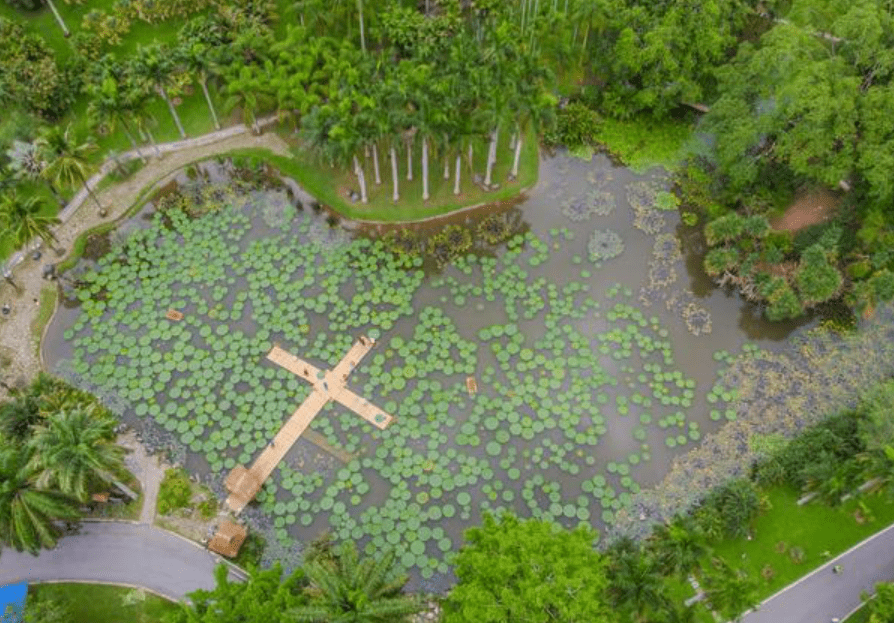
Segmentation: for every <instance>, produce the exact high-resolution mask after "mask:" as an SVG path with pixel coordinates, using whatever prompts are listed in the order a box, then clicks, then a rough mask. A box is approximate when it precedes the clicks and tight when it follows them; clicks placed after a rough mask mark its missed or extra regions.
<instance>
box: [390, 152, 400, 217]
mask: <svg viewBox="0 0 894 623" xmlns="http://www.w3.org/2000/svg"><path fill="white" fill-rule="evenodd" d="M397 178H398V175H397V150H396V149H394V145H392V146H391V187H392V189H393V190H392V194H391V200H392V201H394V203H397V202H398V201H400V189H399V187H398V182H397Z"/></svg>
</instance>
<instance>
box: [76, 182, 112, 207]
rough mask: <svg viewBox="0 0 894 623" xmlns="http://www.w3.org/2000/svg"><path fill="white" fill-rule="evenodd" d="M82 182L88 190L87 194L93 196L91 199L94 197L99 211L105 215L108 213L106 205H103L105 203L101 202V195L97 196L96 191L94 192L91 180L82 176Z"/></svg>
mask: <svg viewBox="0 0 894 623" xmlns="http://www.w3.org/2000/svg"><path fill="white" fill-rule="evenodd" d="M81 183H82V184H83V185H84V189H85V190H86V191H87V194H88V195H90V198H91V199H93V203H95V204H96V208H97V210H98V211H99V215H100V216H105V215H106V214H107V212H106V209H105V206H103V205H102V204H101V203H100V202H99V197H97V196H96V193H94V192H93V189H92V188H90V184H89V182H88V181H87V180H86V179H84V178H83V177H82V178H81Z"/></svg>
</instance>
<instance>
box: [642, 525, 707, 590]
mask: <svg viewBox="0 0 894 623" xmlns="http://www.w3.org/2000/svg"><path fill="white" fill-rule="evenodd" d="M650 541H651V543H650V549H651V550H652V552H653V553H654V555H655V558H656V559H657V561H658V564H659V566H660V567H661V571H662V573H664V574H665V575H671V574H678V575H680V576H686V575H687V574H689V573H692V571H693V570H694V569H695V568H697V567H698V566H699V562H700V560H701V559H702V557H703V556H704V555H705V554H706V553H707V552H708V548H707V545H706V544H705V539H704V534H702V532H701V531H700V530H699V529H698V527H697V526H696V524H695V522H694V521H693V520H692V519H689V518H688V517H683V516H680V515H677V516H676V517H674V519H673V520H672V521H671V522H670V523H668V524H662V525H659V526H657V527H656V528H655V530H654V531H653V533H652V537H651V539H650Z"/></svg>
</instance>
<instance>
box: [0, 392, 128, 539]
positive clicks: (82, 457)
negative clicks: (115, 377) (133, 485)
mask: <svg viewBox="0 0 894 623" xmlns="http://www.w3.org/2000/svg"><path fill="white" fill-rule="evenodd" d="M113 429H114V421H113V420H112V419H111V415H110V414H109V413H108V411H106V410H105V409H102V408H101V407H100V406H99V405H98V404H97V403H96V399H95V398H93V397H92V396H90V395H89V394H86V393H84V392H81V391H78V390H75V389H73V388H71V387H69V386H68V385H66V384H65V383H62V382H61V381H58V380H56V379H53V378H52V377H49V376H47V375H44V374H41V375H39V376H38V378H37V379H36V380H35V381H34V382H33V383H32V384H31V385H30V386H28V387H27V388H24V389H22V390H15V391H13V392H12V398H11V400H9V401H7V402H5V403H3V404H0V547H2V546H4V545H6V546H11V547H14V548H16V549H18V550H23V549H24V550H28V551H30V552H32V553H36V552H37V551H38V550H39V549H40V548H41V547H52V546H53V545H54V544H55V543H56V539H57V538H58V537H59V536H60V534H61V528H60V524H59V523H58V521H59V520H73V519H77V518H78V517H79V513H78V510H77V502H78V501H83V500H85V499H87V497H88V495H89V494H90V493H92V492H94V491H97V490H99V489H100V487H107V486H108V483H109V482H111V481H112V480H113V479H114V478H115V477H117V476H118V475H119V474H120V472H121V471H122V470H123V463H122V459H121V452H122V451H121V449H120V448H118V447H117V446H115V445H114V444H113V439H114V430H113Z"/></svg>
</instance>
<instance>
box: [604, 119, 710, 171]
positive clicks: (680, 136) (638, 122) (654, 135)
mask: <svg viewBox="0 0 894 623" xmlns="http://www.w3.org/2000/svg"><path fill="white" fill-rule="evenodd" d="M692 130H693V125H692V123H689V122H681V120H679V119H663V120H655V119H653V118H651V117H636V118H634V119H630V120H627V121H619V120H617V119H611V118H608V117H606V118H604V119H603V120H602V122H601V124H600V127H599V133H598V136H597V138H598V140H599V142H600V143H602V144H603V145H604V146H605V148H606V149H608V150H609V151H610V152H611V153H612V154H614V155H615V156H617V157H618V158H620V159H621V161H622V162H623V163H624V164H625V165H626V166H628V167H630V168H631V169H633V170H634V171H636V172H637V173H644V172H645V171H647V170H648V169H650V168H652V167H657V166H661V167H664V168H666V169H674V168H676V167H677V166H679V165H680V163H681V162H682V160H683V157H684V156H685V154H686V150H685V147H686V145H687V143H688V142H689V141H690V139H691V138H692Z"/></svg>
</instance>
